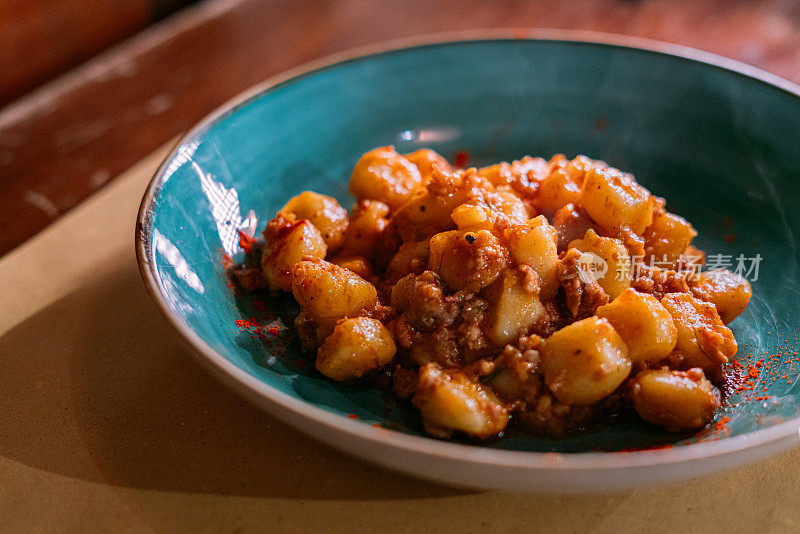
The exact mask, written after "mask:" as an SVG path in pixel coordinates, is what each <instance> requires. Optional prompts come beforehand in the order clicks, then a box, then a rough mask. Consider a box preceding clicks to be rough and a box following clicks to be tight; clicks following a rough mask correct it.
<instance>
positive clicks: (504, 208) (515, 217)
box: [497, 191, 530, 224]
mask: <svg viewBox="0 0 800 534" xmlns="http://www.w3.org/2000/svg"><path fill="white" fill-rule="evenodd" d="M497 196H498V197H499V200H500V202H499V206H498V207H499V208H500V211H501V212H502V213H503V214H504V215H505V216H506V220H507V221H508V222H509V223H511V224H525V221H527V220H528V219H529V218H530V217H529V213H528V207H527V206H526V205H525V203H524V202H523V201H522V199H521V198H519V197H518V196H517V195H516V194H514V193H513V192H511V191H497Z"/></svg>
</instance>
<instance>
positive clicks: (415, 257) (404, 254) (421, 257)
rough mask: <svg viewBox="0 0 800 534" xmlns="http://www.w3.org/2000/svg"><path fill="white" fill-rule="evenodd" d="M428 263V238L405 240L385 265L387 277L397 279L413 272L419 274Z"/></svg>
mask: <svg viewBox="0 0 800 534" xmlns="http://www.w3.org/2000/svg"><path fill="white" fill-rule="evenodd" d="M427 265H428V240H427V239H426V240H424V241H406V242H405V243H403V244H402V245H400V248H399V249H398V250H397V253H396V254H395V255H394V256H393V257H392V259H391V260H389V265H387V266H386V272H385V273H384V274H385V275H386V276H387V277H389V278H393V279H395V280H398V279H400V278H402V277H403V276H405V275H407V274H410V273H414V274H419V273H421V272H422V271H424V270H425V268H426V267H427Z"/></svg>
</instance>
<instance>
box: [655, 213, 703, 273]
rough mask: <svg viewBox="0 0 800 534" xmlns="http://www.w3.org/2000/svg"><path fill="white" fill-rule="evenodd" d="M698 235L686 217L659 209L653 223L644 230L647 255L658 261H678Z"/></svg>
mask: <svg viewBox="0 0 800 534" xmlns="http://www.w3.org/2000/svg"><path fill="white" fill-rule="evenodd" d="M696 235H697V232H696V231H695V229H694V228H692V225H691V224H689V223H688V222H687V221H686V219H684V218H683V217H679V216H677V215H675V214H673V213H668V212H666V211H664V210H663V209H658V210H656V212H655V213H654V214H653V223H652V224H651V225H650V226H648V227H647V229H646V230H645V231H644V252H645V255H647V256H648V257H650V256H652V257H653V258H655V260H656V261H665V260H666V261H672V262H674V261H677V260H678V258H679V257H680V256H681V254H683V252H684V251H685V250H686V247H688V246H689V244H690V243H691V242H692V239H694V237H695V236H696Z"/></svg>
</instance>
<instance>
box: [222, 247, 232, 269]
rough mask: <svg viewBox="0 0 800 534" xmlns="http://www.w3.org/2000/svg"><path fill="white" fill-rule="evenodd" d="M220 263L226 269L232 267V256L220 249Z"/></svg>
mask: <svg viewBox="0 0 800 534" xmlns="http://www.w3.org/2000/svg"><path fill="white" fill-rule="evenodd" d="M220 264H221V265H222V268H223V269H225V270H226V271H227V270H228V269H230V268H231V267H233V258H231V257H230V256H228V255H227V254H226V253H225V252H223V251H220Z"/></svg>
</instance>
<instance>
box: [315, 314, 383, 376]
mask: <svg viewBox="0 0 800 534" xmlns="http://www.w3.org/2000/svg"><path fill="white" fill-rule="evenodd" d="M395 352H397V347H396V346H395V344H394V340H393V339H392V333H391V332H389V330H387V329H386V327H385V326H383V324H381V322H380V321H376V320H375V319H370V318H369V317H355V318H352V319H342V320H341V321H339V322H338V323H336V326H335V327H334V329H333V332H332V333H331V335H329V336H328V337H327V338H326V339H325V341H324V342H323V343H322V345H321V346H320V348H319V350H318V351H317V370H318V371H319V372H320V373H322V374H323V375H325V376H327V377H329V378H333V379H334V380H336V381H338V382H342V381H345V380H353V379H356V378H361V377H362V376H364V375H365V374H366V373H368V372H369V371H372V370H374V369H378V368H379V367H382V366H384V365H386V364H387V363H389V362H390V361H391V360H392V358H394V354H395Z"/></svg>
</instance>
